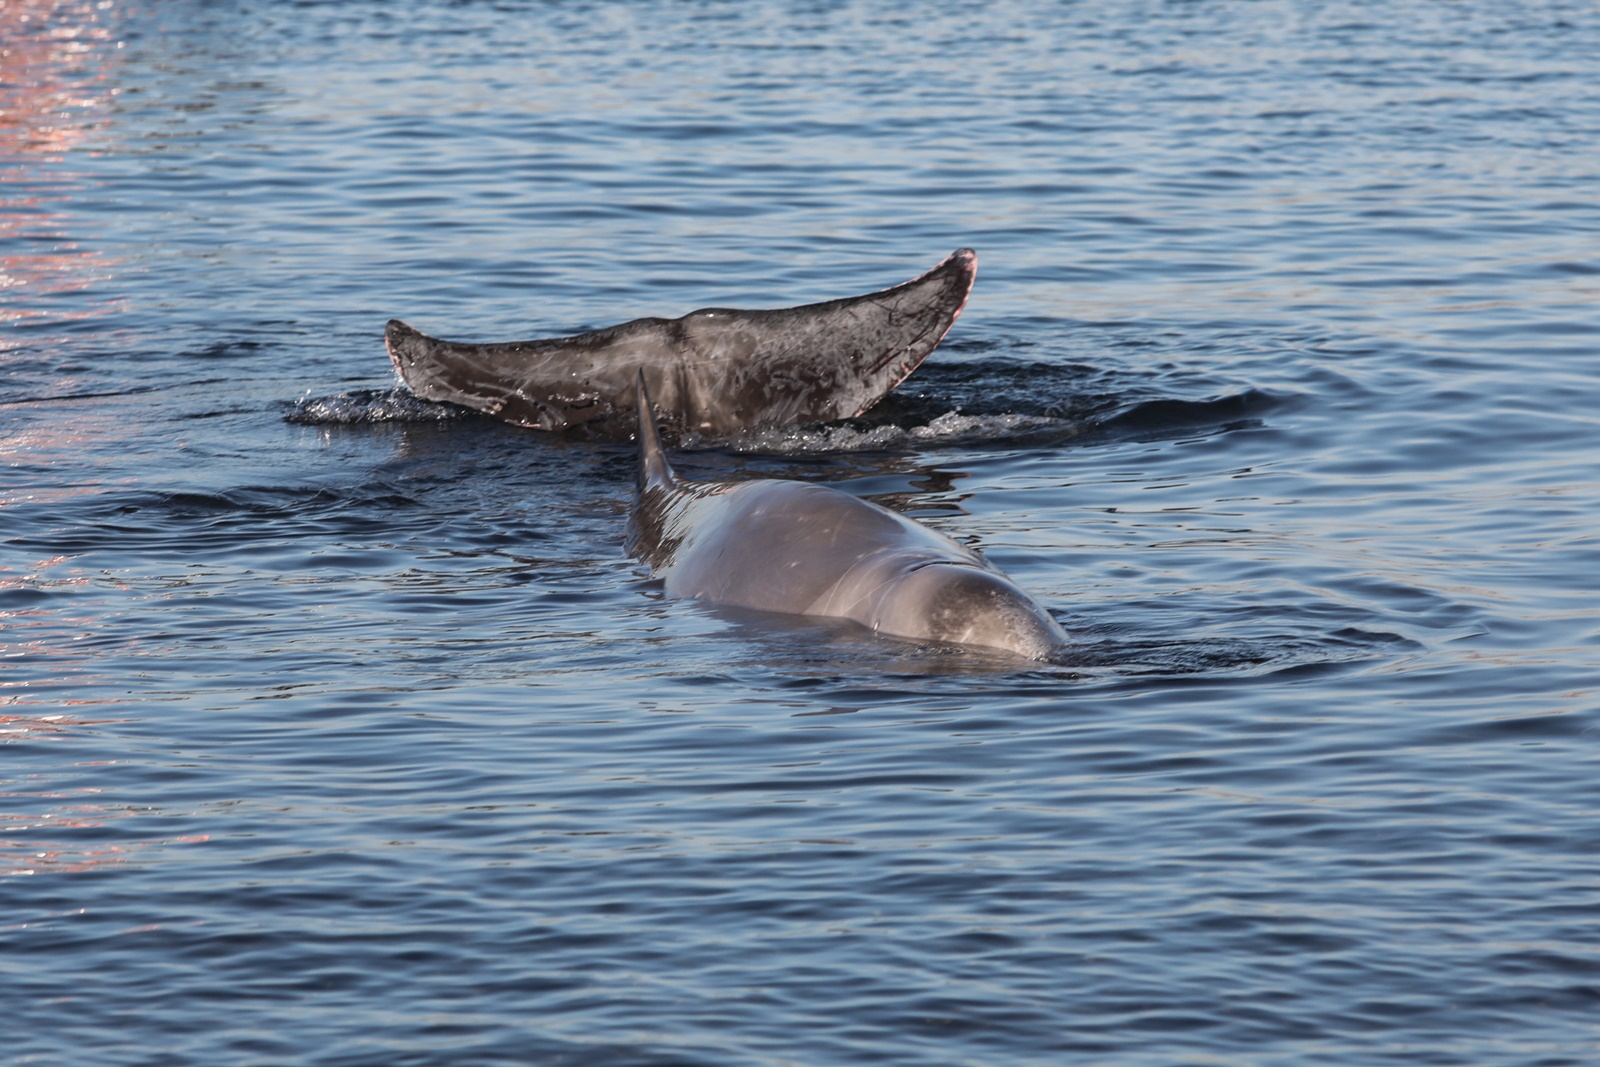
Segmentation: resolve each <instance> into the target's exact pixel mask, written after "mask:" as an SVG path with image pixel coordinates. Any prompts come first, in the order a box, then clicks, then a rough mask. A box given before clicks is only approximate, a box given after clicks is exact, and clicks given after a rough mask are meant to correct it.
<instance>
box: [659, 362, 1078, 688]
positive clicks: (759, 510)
mask: <svg viewBox="0 0 1600 1067" xmlns="http://www.w3.org/2000/svg"><path fill="white" fill-rule="evenodd" d="M637 388H638V393H639V405H638V418H639V428H640V429H639V469H638V491H637V495H636V498H635V502H634V506H633V510H632V512H631V514H630V515H629V522H628V541H627V549H628V554H629V555H630V556H633V557H634V558H636V559H640V560H643V561H644V562H645V563H647V564H648V565H649V566H650V569H651V572H652V574H653V575H654V576H655V577H657V578H660V579H661V580H662V584H663V585H664V587H665V589H666V591H667V593H669V594H670V595H672V596H682V597H692V598H695V599H698V600H704V601H707V602H709V603H715V604H725V605H729V606H732V607H741V608H753V609H756V610H759V611H771V612H780V613H784V614H791V615H813V616H825V617H831V618H840V619H850V620H853V621H855V622H857V623H860V624H861V625H863V626H865V627H868V628H869V629H871V630H873V631H874V632H876V633H879V634H883V635H885V636H889V637H898V638H903V639H906V640H912V641H931V642H937V643H940V644H962V645H977V646H983V647H986V648H992V649H1002V650H1004V651H1007V652H1011V653H1013V654H1015V655H1018V656H1023V657H1025V658H1028V659H1035V660H1044V659H1050V658H1051V657H1052V656H1053V655H1054V654H1055V653H1056V652H1058V651H1060V650H1061V649H1062V648H1064V647H1065V646H1066V644H1067V636H1066V634H1065V633H1064V632H1063V631H1062V630H1061V627H1060V625H1059V624H1058V623H1057V622H1056V621H1055V619H1053V618H1052V617H1051V616H1050V614H1049V613H1048V612H1046V611H1045V610H1044V609H1043V608H1042V607H1040V606H1039V605H1038V604H1037V603H1035V602H1034V601H1033V600H1032V598H1030V597H1029V596H1028V595H1027V594H1026V593H1024V592H1023V591H1022V590H1021V589H1020V588H1018V587H1017V585H1016V584H1015V583H1014V582H1012V581H1011V579H1010V578H1008V577H1006V575H1004V574H1003V573H1001V572H1000V571H999V570H998V569H997V568H995V567H993V566H991V565H990V564H988V563H987V562H985V561H984V560H983V559H982V558H981V557H980V556H978V555H977V554H976V553H974V552H973V551H972V550H971V549H969V548H967V547H966V546H964V545H961V544H959V543H957V542H956V541H954V540H952V539H951V538H949V537H946V536H945V535H944V534H942V533H939V532H938V531H936V530H933V529H930V528H929V527H926V526H923V525H922V524H921V523H918V522H915V521H913V520H912V519H909V518H907V517H906V516H904V515H901V514H899V513H897V512H893V511H890V510H889V509H887V508H884V507H881V506H879V505H877V504H874V503H872V502H870V501H866V500H861V499H859V498H857V497H854V496H851V495H850V494H849V493H844V492H841V491H839V490H838V489H835V488H833V487H831V486H826V485H818V484H815V483H811V482H794V481H786V480H781V479H771V478H756V479H751V480H749V481H743V482H684V481H681V480H679V479H678V478H677V476H676V475H675V474H674V473H673V471H672V468H671V466H670V465H669V464H668V463H667V461H666V458H665V456H664V455H663V453H662V448H661V441H660V437H659V434H658V433H657V430H656V426H655V420H654V418H653V417H652V409H651V406H650V392H649V387H648V386H647V385H645V384H644V383H643V382H640V383H639V384H638V387H637Z"/></svg>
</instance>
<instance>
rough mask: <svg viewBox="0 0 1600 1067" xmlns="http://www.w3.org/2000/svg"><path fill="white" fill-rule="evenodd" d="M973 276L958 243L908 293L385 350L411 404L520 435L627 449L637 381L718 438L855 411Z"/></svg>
mask: <svg viewBox="0 0 1600 1067" xmlns="http://www.w3.org/2000/svg"><path fill="white" fill-rule="evenodd" d="M977 270H978V255H977V253H976V252H974V251H972V249H970V248H962V249H958V250H957V251H955V252H953V253H951V255H949V256H948V257H946V258H945V260H944V262H942V263H940V264H939V265H938V266H937V267H934V268H933V269H932V270H930V271H928V272H927V273H926V274H923V275H921V276H920V277H917V278H913V279H912V280H911V281H909V282H905V283H904V284H902V285H897V286H894V287H893V288H890V289H885V290H882V291H881V292H876V293H868V294H866V295H864V296H853V297H846V298H844V299H840V300H829V301H826V302H824V303H820V304H807V305H804V306H801V307H792V308H782V309H777V310H770V311H741V310H737V309H733V308H703V309H701V310H699V311H692V312H690V313H689V314H687V315H685V316H683V317H682V318H678V319H658V318H645V319H634V320H633V321H631V322H625V323H622V324H621V325H619V326H611V327H608V328H606V329H603V330H595V331H593V332H590V333H583V334H578V335H576V336H573V337H562V338H553V339H547V340H536V341H518V342H511V343H503V344H470V343H463V342H458V341H444V340H440V339H438V338H435V337H429V336H428V335H426V334H424V333H421V332H420V331H418V330H415V329H413V328H412V327H410V326H408V325H406V324H405V323H404V322H401V321H400V320H399V319H393V320H391V321H390V322H389V324H388V327H387V328H386V329H385V331H384V342H385V345H386V346H387V348H388V350H389V358H390V359H391V360H392V361H393V362H394V367H395V370H396V372H397V373H398V374H399V375H400V378H401V380H402V381H403V382H404V383H405V384H406V386H407V387H408V388H409V389H410V390H411V391H412V392H413V393H415V394H416V395H417V396H419V397H421V398H423V399H424V400H433V401H445V402H449V403H452V404H460V405H462V406H465V407H469V408H473V409H475V410H477V411H481V412H483V413H484V414H487V415H492V416H495V417H496V418H500V419H503V420H505V421H507V422H511V423H515V424H516V425H518V426H527V427H536V428H538V429H542V430H561V431H570V432H574V433H575V434H577V435H579V436H585V437H590V438H595V439H602V440H607V439H608V440H617V441H625V440H627V439H628V438H629V437H630V436H631V435H632V434H633V432H634V428H635V425H636V411H637V404H636V402H635V400H636V397H635V391H634V383H635V381H636V379H637V378H638V376H639V375H640V374H641V373H642V374H643V376H644V380H645V382H646V384H647V385H648V386H649V388H650V393H651V396H652V397H654V399H655V402H656V405H657V410H658V411H659V412H660V414H661V415H662V417H663V419H664V420H665V421H666V422H667V423H668V424H669V425H671V426H672V427H673V428H674V429H676V430H678V431H680V432H681V431H685V430H689V431H695V432H697V433H700V434H705V435H711V436H726V435H728V434H731V433H735V432H737V431H740V430H748V429H752V428H754V427H757V426H792V425H800V424H805V423H815V422H828V421H831V420H834V419H843V418H852V417H854V416H856V415H860V414H861V413H862V412H864V411H866V410H867V409H868V408H870V407H872V405H874V404H876V403H877V402H878V401H879V400H881V399H883V397H884V395H885V394H887V393H888V392H889V391H890V390H891V389H893V388H894V387H895V386H897V385H899V384H900V383H901V382H902V381H904V380H905V379H906V376H907V375H909V374H910V373H911V372H912V371H914V370H916V369H917V367H918V366H919V365H920V364H921V363H922V361H923V360H924V359H926V358H927V356H928V353H930V352H932V351H933V349H934V348H935V347H936V346H937V345H938V344H939V342H940V341H942V340H943V339H944V336H945V334H946V333H948V332H949V330H950V327H951V325H952V324H953V323H954V322H955V320H956V317H957V316H959V315H960V314H961V309H962V308H964V307H965V306H966V303H967V297H968V295H969V294H970V293H971V292H972V284H973V282H974V280H975V279H976V277H977Z"/></svg>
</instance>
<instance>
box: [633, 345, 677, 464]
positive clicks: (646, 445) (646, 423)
mask: <svg viewBox="0 0 1600 1067" xmlns="http://www.w3.org/2000/svg"><path fill="white" fill-rule="evenodd" d="M637 392H638V401H639V488H640V489H641V490H644V489H650V488H658V489H670V488H672V486H673V484H674V483H675V482H676V481H677V476H676V475H675V474H673V473H672V465H671V464H670V463H668V462H667V454H666V452H664V451H663V450H662V448H661V434H660V432H659V431H658V430H657V429H656V408H655V405H654V404H652V403H651V402H650V390H649V389H647V388H646V387H645V384H644V371H640V372H639V380H638V385H637Z"/></svg>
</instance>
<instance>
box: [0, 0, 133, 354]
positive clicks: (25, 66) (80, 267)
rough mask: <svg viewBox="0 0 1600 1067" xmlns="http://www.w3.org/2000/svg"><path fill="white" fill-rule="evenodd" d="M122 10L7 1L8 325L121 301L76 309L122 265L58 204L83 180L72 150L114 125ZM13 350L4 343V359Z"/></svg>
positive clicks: (2, 119)
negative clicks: (79, 231) (115, 18)
mask: <svg viewBox="0 0 1600 1067" xmlns="http://www.w3.org/2000/svg"><path fill="white" fill-rule="evenodd" d="M112 8H113V5H112V4H109V3H105V2H104V0H99V2H95V3H83V2H67V0H5V2H4V3H0V298H3V299H0V323H16V322H21V321H25V320H37V319H46V320H55V321H70V320H77V319H86V318H91V317H93V316H95V315H99V314H103V313H104V312H105V311H106V310H108V309H109V307H111V306H114V304H115V301H114V300H108V301H105V302H103V303H102V304H101V306H94V305H93V304H90V305H89V306H82V304H83V302H82V301H81V300H79V301H77V305H78V306H70V305H72V304H73V302H74V300H73V298H75V297H76V296H77V295H78V294H84V293H87V292H88V291H90V290H91V289H93V288H94V287H95V286H96V284H97V283H100V282H103V281H104V280H105V279H106V278H107V277H108V276H109V270H110V268H111V267H112V266H114V265H115V261H114V260H111V259H110V258H108V257H106V256H105V255H104V254H103V253H101V252H98V251H94V250H91V249H85V248H83V247H82V245H81V244H80V242H79V241H78V240H77V239H76V238H74V237H73V236H72V235H71V234H70V233H69V232H68V222H69V219H68V216H67V214H66V213H65V212H64V211H62V210H59V209H58V207H57V205H64V204H66V203H67V202H68V201H69V200H70V193H71V192H72V191H73V190H74V189H76V188H78V187H79V186H81V184H82V182H83V176H82V175H81V174H80V173H78V172H75V171H74V170H72V169H71V168H69V167H68V166H66V161H67V159H68V157H69V155H70V153H71V152H72V151H73V150H74V149H76V148H78V147H79V146H80V145H81V144H82V142H83V140H84V138H85V136H86V135H87V134H88V133H89V132H90V131H91V130H93V129H95V128H97V127H98V126H99V125H101V124H103V123H104V122H105V121H106V119H105V116H106V114H107V113H108V112H109V104H110V102H111V99H112V98H113V97H114V96H115V95H116V94H117V92H118V90H117V89H116V88H115V87H113V86H112V85H111V84H110V79H111V72H112V67H113V57H114V56H115V55H116V50H117V42H116V40H115V39H114V36H113V34H112V31H111V29H110V27H109V26H108V24H107V23H108V20H109V17H110V12H111V10H112ZM63 302H65V303H67V304H68V305H69V306H66V307H61V306H57V305H58V304H61V303H63ZM9 347H14V344H13V345H8V344H6V343H5V342H4V341H3V340H0V354H3V353H4V352H5V351H6V349H7V348H9Z"/></svg>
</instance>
